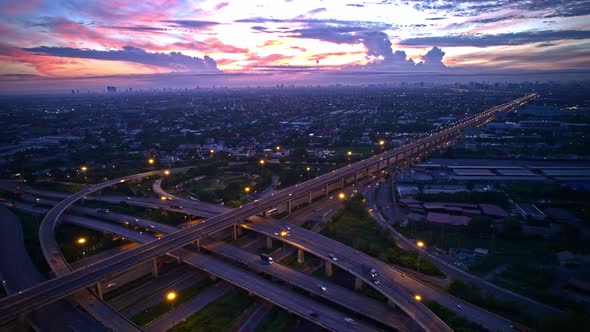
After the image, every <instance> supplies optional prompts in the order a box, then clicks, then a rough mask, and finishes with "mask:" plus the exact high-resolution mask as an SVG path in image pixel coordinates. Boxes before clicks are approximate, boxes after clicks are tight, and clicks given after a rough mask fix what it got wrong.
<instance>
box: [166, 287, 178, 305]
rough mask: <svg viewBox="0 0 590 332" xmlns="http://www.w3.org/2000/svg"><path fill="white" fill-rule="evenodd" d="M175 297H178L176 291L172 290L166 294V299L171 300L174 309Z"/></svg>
mask: <svg viewBox="0 0 590 332" xmlns="http://www.w3.org/2000/svg"><path fill="white" fill-rule="evenodd" d="M174 299H176V292H174V291H171V292H168V294H166V300H168V301H170V303H171V304H172V310H174Z"/></svg>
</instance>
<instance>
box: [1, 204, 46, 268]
mask: <svg viewBox="0 0 590 332" xmlns="http://www.w3.org/2000/svg"><path fill="white" fill-rule="evenodd" d="M10 210H11V211H12V213H14V214H15V215H16V216H17V217H18V220H19V221H20V222H21V226H22V229H23V240H24V242H25V248H26V250H27V253H28V254H29V257H30V258H31V260H32V261H33V264H35V266H36V267H37V269H38V270H39V272H41V273H47V272H49V271H50V269H49V265H48V264H47V261H46V260H45V257H44V256H43V251H42V250H41V244H40V242H39V227H40V226H41V221H42V220H43V216H41V215H31V214H26V213H23V212H20V211H17V210H15V209H10Z"/></svg>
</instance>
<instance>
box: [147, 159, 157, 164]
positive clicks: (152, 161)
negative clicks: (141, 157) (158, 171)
mask: <svg viewBox="0 0 590 332" xmlns="http://www.w3.org/2000/svg"><path fill="white" fill-rule="evenodd" d="M147 162H148V164H149V165H153V164H155V163H156V160H155V159H154V158H150V159H148V161H147Z"/></svg>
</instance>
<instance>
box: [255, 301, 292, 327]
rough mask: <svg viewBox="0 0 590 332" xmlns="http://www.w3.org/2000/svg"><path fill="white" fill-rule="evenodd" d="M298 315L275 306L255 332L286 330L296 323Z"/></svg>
mask: <svg viewBox="0 0 590 332" xmlns="http://www.w3.org/2000/svg"><path fill="white" fill-rule="evenodd" d="M296 320H297V317H295V316H294V315H291V314H289V313H288V312H287V311H286V310H284V309H281V308H279V307H275V306H273V307H272V309H271V310H270V311H269V312H268V313H267V314H266V316H265V317H264V319H262V321H261V322H260V323H259V324H258V326H256V329H254V332H285V331H289V328H290V327H292V326H293V325H294V324H295V321H296Z"/></svg>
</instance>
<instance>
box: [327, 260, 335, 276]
mask: <svg viewBox="0 0 590 332" xmlns="http://www.w3.org/2000/svg"><path fill="white" fill-rule="evenodd" d="M333 274H334V269H333V266H332V262H331V261H326V277H332V275H333Z"/></svg>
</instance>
